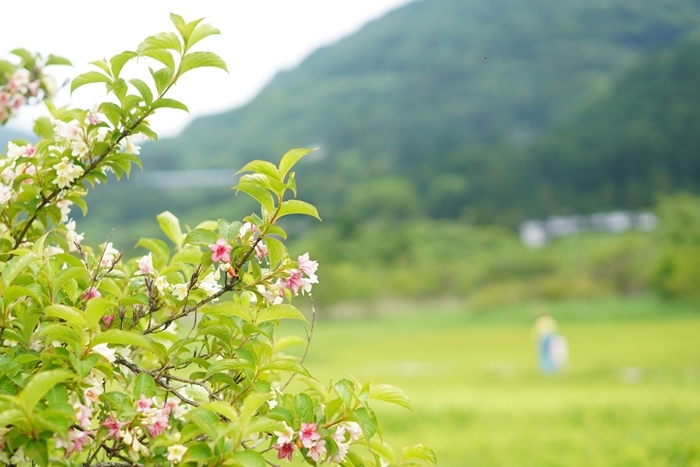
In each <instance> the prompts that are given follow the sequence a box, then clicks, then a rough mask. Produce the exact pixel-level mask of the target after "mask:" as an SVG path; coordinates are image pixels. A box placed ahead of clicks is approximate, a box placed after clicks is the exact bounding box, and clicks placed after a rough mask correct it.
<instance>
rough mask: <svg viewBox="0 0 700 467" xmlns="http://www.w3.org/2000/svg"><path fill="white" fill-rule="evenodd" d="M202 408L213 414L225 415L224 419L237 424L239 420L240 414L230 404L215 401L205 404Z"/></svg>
mask: <svg viewBox="0 0 700 467" xmlns="http://www.w3.org/2000/svg"><path fill="white" fill-rule="evenodd" d="M201 407H202V408H203V409H209V410H211V411H213V412H216V413H218V414H219V415H223V416H224V417H226V418H228V419H229V421H232V422H235V421H236V420H238V413H237V412H236V411H235V410H234V408H233V407H231V404H229V403H228V402H224V401H214V402H209V403H207V404H204V405H202V406H201Z"/></svg>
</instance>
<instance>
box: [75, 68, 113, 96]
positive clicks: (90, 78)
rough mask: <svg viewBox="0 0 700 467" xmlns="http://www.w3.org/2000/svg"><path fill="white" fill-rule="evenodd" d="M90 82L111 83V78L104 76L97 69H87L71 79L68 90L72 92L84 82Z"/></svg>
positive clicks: (84, 83)
mask: <svg viewBox="0 0 700 467" xmlns="http://www.w3.org/2000/svg"><path fill="white" fill-rule="evenodd" d="M91 83H107V84H112V78H110V77H109V76H105V75H103V74H102V73H99V72H97V71H88V72H87V73H83V74H82V75H78V76H76V77H75V78H74V79H73V81H72V82H71V83H70V92H71V93H72V92H73V91H75V90H76V89H78V88H79V87H80V86H84V85H86V84H91Z"/></svg>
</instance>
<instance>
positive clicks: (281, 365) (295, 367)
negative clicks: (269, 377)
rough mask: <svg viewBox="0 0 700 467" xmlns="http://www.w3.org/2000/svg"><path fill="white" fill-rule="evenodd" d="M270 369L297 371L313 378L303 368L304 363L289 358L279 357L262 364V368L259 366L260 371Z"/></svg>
mask: <svg viewBox="0 0 700 467" xmlns="http://www.w3.org/2000/svg"><path fill="white" fill-rule="evenodd" d="M272 370H278V371H279V370H282V371H291V372H292V373H299V374H300V375H303V376H306V377H307V378H313V376H311V373H309V372H308V370H307V369H306V368H304V365H302V364H301V363H299V362H298V361H296V360H294V359H291V358H280V359H277V360H274V361H272V362H270V363H267V364H265V365H263V366H262V368H260V372H261V373H262V372H264V371H272Z"/></svg>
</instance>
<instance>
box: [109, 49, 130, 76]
mask: <svg viewBox="0 0 700 467" xmlns="http://www.w3.org/2000/svg"><path fill="white" fill-rule="evenodd" d="M134 57H136V52H129V51H126V52H122V53H120V54H117V55H115V56H114V57H112V58H111V59H110V60H109V63H110V65H112V76H114V77H115V78H119V74H120V73H121V72H122V68H124V65H125V64H126V62H128V61H129V60H131V59H132V58H134Z"/></svg>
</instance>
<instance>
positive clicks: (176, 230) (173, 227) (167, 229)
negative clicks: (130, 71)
mask: <svg viewBox="0 0 700 467" xmlns="http://www.w3.org/2000/svg"><path fill="white" fill-rule="evenodd" d="M156 102H157V101H156ZM156 219H158V224H159V225H160V229H161V230H162V231H163V233H165V235H167V236H168V238H169V239H170V240H171V241H172V242H173V243H174V244H175V246H176V247H177V249H178V250H179V249H180V248H181V247H182V240H183V237H184V235H183V233H182V229H181V228H180V221H179V220H178V218H177V217H175V216H174V215H173V214H172V213H171V212H170V211H165V212H162V213H160V214H158V215H157V216H156Z"/></svg>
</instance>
